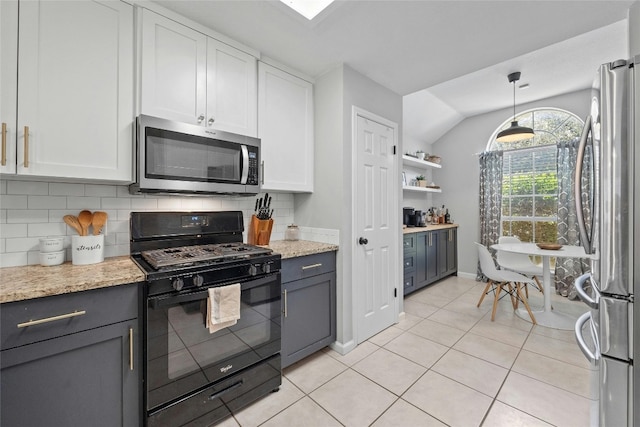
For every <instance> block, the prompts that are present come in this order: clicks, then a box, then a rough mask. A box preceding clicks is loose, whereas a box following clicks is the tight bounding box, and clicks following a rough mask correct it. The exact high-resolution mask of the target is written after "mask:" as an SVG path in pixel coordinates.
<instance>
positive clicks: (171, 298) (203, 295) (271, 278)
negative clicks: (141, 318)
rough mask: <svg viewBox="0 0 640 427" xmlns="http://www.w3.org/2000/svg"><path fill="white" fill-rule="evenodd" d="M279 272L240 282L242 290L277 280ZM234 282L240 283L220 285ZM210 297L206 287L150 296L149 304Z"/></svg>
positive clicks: (155, 306)
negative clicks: (177, 293)
mask: <svg viewBox="0 0 640 427" xmlns="http://www.w3.org/2000/svg"><path fill="white" fill-rule="evenodd" d="M278 274H280V273H276V274H270V275H268V276H264V277H260V278H258V279H254V280H248V281H246V282H240V284H241V290H242V291H246V290H248V289H251V288H255V287H257V286H262V285H266V284H267V283H269V282H273V281H274V280H276V278H277V276H278ZM233 283H238V282H232V283H225V284H221V285H220V286H224V285H231V284H233ZM210 287H211V286H210ZM208 297H209V288H205V289H202V290H199V291H196V292H189V293H182V294H179V295H162V296H156V297H149V305H150V307H151V308H153V309H156V308H161V307H169V306H172V305H176V304H180V303H185V302H192V301H198V300H202V299H206V298H208Z"/></svg>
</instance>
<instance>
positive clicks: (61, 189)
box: [49, 182, 85, 196]
mask: <svg viewBox="0 0 640 427" xmlns="http://www.w3.org/2000/svg"><path fill="white" fill-rule="evenodd" d="M49 195H50V196H84V195H85V194H84V184H68V183H64V182H50V183H49Z"/></svg>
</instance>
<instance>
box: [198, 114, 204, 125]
mask: <svg viewBox="0 0 640 427" xmlns="http://www.w3.org/2000/svg"><path fill="white" fill-rule="evenodd" d="M203 120H204V114H200V115H199V116H198V123H202V121H203Z"/></svg>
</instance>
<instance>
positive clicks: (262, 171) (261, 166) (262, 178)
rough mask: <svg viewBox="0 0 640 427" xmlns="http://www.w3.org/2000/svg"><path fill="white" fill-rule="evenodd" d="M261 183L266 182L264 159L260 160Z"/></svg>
mask: <svg viewBox="0 0 640 427" xmlns="http://www.w3.org/2000/svg"><path fill="white" fill-rule="evenodd" d="M260 169H262V170H261V171H260V184H264V160H263V161H262V162H260Z"/></svg>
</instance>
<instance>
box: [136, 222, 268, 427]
mask: <svg viewBox="0 0 640 427" xmlns="http://www.w3.org/2000/svg"><path fill="white" fill-rule="evenodd" d="M130 227H131V230H130V231H131V257H132V259H133V260H134V262H136V263H137V264H138V265H139V266H140V268H141V269H142V270H143V271H144V272H145V274H146V282H145V285H144V300H145V301H144V304H145V306H144V309H143V317H144V320H143V321H144V324H145V328H144V331H143V336H144V351H145V356H144V360H145V367H144V383H145V395H144V401H145V405H144V407H145V411H146V414H145V417H144V418H145V423H146V425H149V426H156V425H157V426H160V425H162V426H173V425H176V426H178V425H180V426H182V425H193V426H195V425H211V424H212V423H214V422H216V421H218V420H221V419H223V418H225V417H226V416H228V415H230V414H233V413H234V411H237V410H238V409H240V408H242V407H244V406H246V405H247V404H249V403H250V402H252V401H254V400H256V399H258V398H260V397H262V396H264V395H265V394H267V393H269V392H271V391H273V390H276V389H278V387H279V386H280V384H281V367H280V315H281V305H280V299H281V289H280V282H281V280H280V255H279V254H276V253H273V251H272V250H271V249H269V248H265V247H260V246H254V245H247V244H244V243H243V242H242V232H243V231H244V226H243V217H242V212H240V211H232V212H133V213H131V221H130ZM236 283H239V284H240V285H241V297H240V299H241V306H240V319H239V320H238V321H237V323H236V324H235V325H232V326H230V327H227V328H224V329H222V330H219V331H217V332H215V333H210V332H209V329H208V328H207V326H206V310H207V299H208V297H209V289H210V288H214V287H218V286H225V285H230V284H236Z"/></svg>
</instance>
